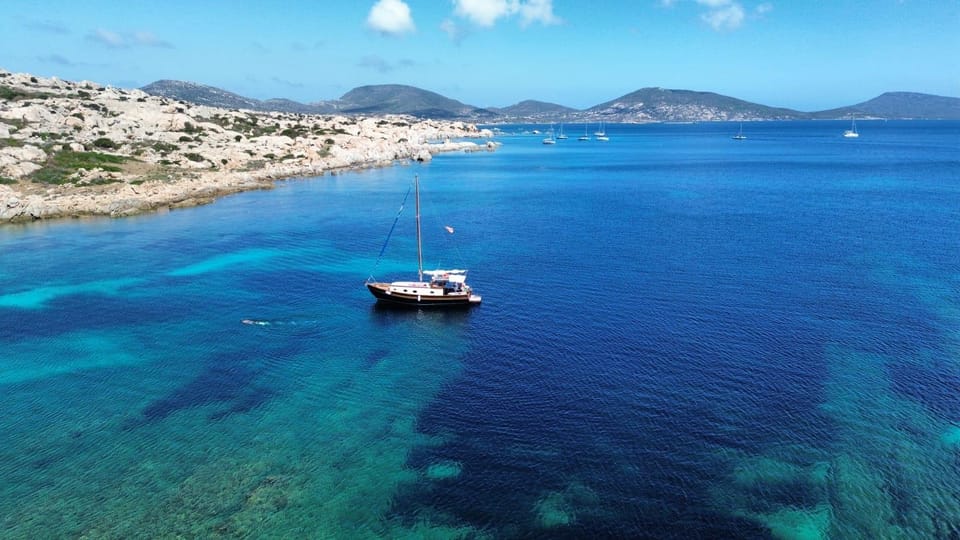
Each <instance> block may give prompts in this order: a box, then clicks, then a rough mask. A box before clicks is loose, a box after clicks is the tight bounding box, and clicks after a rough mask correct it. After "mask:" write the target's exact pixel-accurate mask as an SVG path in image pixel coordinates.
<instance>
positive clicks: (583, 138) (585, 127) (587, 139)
mask: <svg viewBox="0 0 960 540" xmlns="http://www.w3.org/2000/svg"><path fill="white" fill-rule="evenodd" d="M577 140H578V141H589V140H590V136H589V135H587V124H584V125H583V136H582V137H578V138H577Z"/></svg>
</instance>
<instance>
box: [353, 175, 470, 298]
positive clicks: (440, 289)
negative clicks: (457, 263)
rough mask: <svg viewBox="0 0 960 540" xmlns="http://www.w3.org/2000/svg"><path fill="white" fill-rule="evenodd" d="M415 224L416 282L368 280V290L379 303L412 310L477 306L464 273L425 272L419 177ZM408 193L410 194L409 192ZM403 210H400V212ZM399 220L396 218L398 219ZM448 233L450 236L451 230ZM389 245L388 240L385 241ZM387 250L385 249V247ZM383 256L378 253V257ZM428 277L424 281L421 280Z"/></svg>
mask: <svg viewBox="0 0 960 540" xmlns="http://www.w3.org/2000/svg"><path fill="white" fill-rule="evenodd" d="M414 189H415V199H416V221H417V281H393V282H389V283H386V282H375V281H373V278H372V277H371V278H370V279H368V280H367V289H368V290H369V291H370V293H371V294H373V296H374V297H376V299H377V300H378V301H380V302H385V303H389V304H397V305H403V306H412V307H454V306H471V305H474V304H479V303H480V301H481V298H480V296H479V295H476V294H473V289H472V288H471V287H470V286H469V285H467V271H466V270H460V269H453V270H424V269H423V246H422V242H421V234H420V177H419V176H415V177H414ZM408 193H409V192H408ZM402 211H403V207H402V206H401V212H402ZM397 217H398V218H399V214H398V215H397ZM446 229H447V232H449V233H451V234H452V233H453V228H452V227H447V228H446ZM388 241H389V237H388ZM384 247H386V246H384ZM382 253H383V252H382V251H381V254H382ZM424 275H426V276H429V278H430V280H429V281H424V279H423V276H424Z"/></svg>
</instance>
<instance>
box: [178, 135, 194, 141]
mask: <svg viewBox="0 0 960 540" xmlns="http://www.w3.org/2000/svg"><path fill="white" fill-rule="evenodd" d="M177 140H178V141H180V142H193V137H188V136H186V135H181V136H180V138H179V139H177Z"/></svg>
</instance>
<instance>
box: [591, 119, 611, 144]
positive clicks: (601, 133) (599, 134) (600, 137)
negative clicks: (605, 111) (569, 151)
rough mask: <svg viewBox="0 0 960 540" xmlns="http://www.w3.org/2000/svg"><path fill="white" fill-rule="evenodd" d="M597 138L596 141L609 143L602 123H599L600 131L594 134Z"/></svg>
mask: <svg viewBox="0 0 960 540" xmlns="http://www.w3.org/2000/svg"><path fill="white" fill-rule="evenodd" d="M594 135H596V136H597V140H598V141H609V140H610V137H607V130H606V129H605V128H604V127H603V122H600V129H599V130H598V131H597V132H596V133H594Z"/></svg>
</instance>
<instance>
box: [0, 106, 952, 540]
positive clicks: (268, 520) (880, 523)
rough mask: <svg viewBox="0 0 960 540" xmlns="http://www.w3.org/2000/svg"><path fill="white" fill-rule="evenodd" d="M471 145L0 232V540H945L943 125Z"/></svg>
mask: <svg viewBox="0 0 960 540" xmlns="http://www.w3.org/2000/svg"><path fill="white" fill-rule="evenodd" d="M497 127H498V128H499V129H500V130H502V132H501V134H500V135H498V137H497V139H498V140H499V141H501V142H502V143H503V146H502V147H501V148H500V149H498V150H497V151H496V152H491V153H488V152H481V153H475V154H457V155H442V156H438V157H436V158H435V159H434V161H433V162H432V163H429V164H426V165H399V166H396V167H392V168H387V169H377V170H368V171H361V172H356V173H348V174H342V175H339V176H325V177H320V178H312V179H297V180H291V181H285V182H280V183H278V185H277V187H276V189H275V190H272V191H268V192H252V193H244V194H239V195H235V196H231V197H227V198H224V199H221V200H219V201H217V202H216V203H214V204H212V205H209V206H205V207H200V208H193V209H185V210H177V211H173V212H169V213H164V214H152V215H146V216H139V217H134V218H126V219H120V220H106V219H90V220H80V221H60V222H50V223H35V224H29V225H25V226H7V227H3V228H0V257H2V260H3V264H2V265H0V350H2V351H3V354H2V356H0V388H2V392H0V434H2V435H0V440H2V441H3V443H2V444H0V521H2V522H0V536H4V537H77V536H83V535H86V536H88V537H98V538H99V537H103V538H129V537H134V536H143V537H172V536H176V535H182V536H186V537H191V536H205V537H237V536H240V537H244V536H250V537H314V538H320V537H330V536H339V537H389V538H396V537H404V536H412V537H424V536H427V537H470V538H473V537H497V538H501V537H502V538H580V537H610V538H644V537H649V538H730V537H738V538H880V537H887V538H896V537H909V538H923V537H928V538H949V537H957V536H960V491H958V490H957V488H956V487H957V486H958V485H960V467H958V465H960V398H958V396H960V233H958V231H960V123H957V122H868V121H864V122H861V123H860V125H859V128H860V133H861V137H860V139H858V140H845V139H843V138H842V137H840V134H841V133H842V131H843V129H845V127H846V125H845V123H843V122H791V123H778V122H766V123H747V124H744V132H745V134H746V135H747V136H748V139H747V140H746V141H734V140H732V139H731V138H730V137H731V136H732V135H733V134H734V133H736V131H737V129H739V125H738V124H723V123H715V124H683V125H642V126H618V125H611V126H608V127H607V132H608V135H609V136H610V137H611V140H610V141H609V142H599V141H590V142H581V141H577V140H576V137H577V136H578V135H579V130H582V126H576V125H574V126H569V125H568V126H566V128H565V130H566V132H567V134H568V135H570V136H571V137H572V138H571V139H568V140H565V141H559V143H558V144H557V145H555V146H545V145H542V144H541V143H540V139H541V137H542V136H538V135H534V134H531V133H530V130H532V129H533V128H538V129H541V130H543V129H546V128H547V126H497ZM591 131H592V130H591ZM415 174H419V175H420V178H421V183H422V187H423V196H422V199H423V205H424V207H423V217H424V245H425V246H424V247H425V265H426V266H461V265H464V266H466V267H468V268H470V271H471V272H470V280H469V281H470V283H471V284H472V285H473V287H474V288H475V289H476V290H477V292H479V293H480V294H482V295H483V299H484V301H483V304H482V305H481V306H478V307H476V308H473V309H472V310H470V311H466V312H464V311H455V312H443V311H429V310H427V311H397V310H390V309H382V308H380V307H378V306H376V305H375V304H374V302H373V299H372V297H370V296H369V294H368V293H367V292H366V290H365V288H364V287H363V282H364V280H365V279H366V278H367V277H368V276H370V275H374V276H375V277H377V278H379V279H399V278H409V277H411V276H413V275H415V264H416V261H415V247H414V243H413V238H412V232H413V225H412V216H413V211H412V204H408V207H407V208H406V209H405V210H404V213H403V214H402V215H401V218H400V221H399V224H398V225H397V229H396V231H395V232H394V235H393V237H392V239H391V241H390V243H389V245H388V247H387V250H386V252H385V254H384V258H383V259H382V260H381V261H380V262H379V263H378V262H377V254H378V253H379V251H380V249H381V247H382V245H383V242H384V239H385V237H386V234H387V232H388V231H389V230H390V227H391V225H392V223H393V220H394V217H395V216H396V214H397V210H398V207H399V205H400V202H401V200H402V199H403V196H404V194H405V193H406V191H407V189H408V188H409V186H410V183H411V180H412V178H413V175H415ZM444 225H451V226H454V227H455V229H456V232H455V233H454V234H453V235H448V234H447V233H445V232H444V231H443V226H444ZM244 319H251V320H254V321H256V322H257V323H259V324H243V323H241V321H242V320H244ZM431 535H432V536H431Z"/></svg>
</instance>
